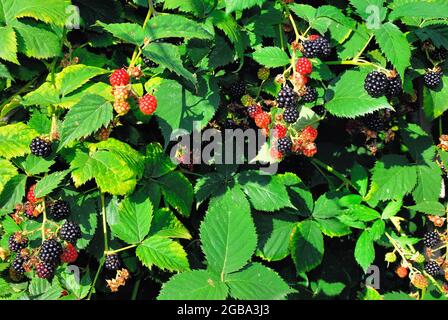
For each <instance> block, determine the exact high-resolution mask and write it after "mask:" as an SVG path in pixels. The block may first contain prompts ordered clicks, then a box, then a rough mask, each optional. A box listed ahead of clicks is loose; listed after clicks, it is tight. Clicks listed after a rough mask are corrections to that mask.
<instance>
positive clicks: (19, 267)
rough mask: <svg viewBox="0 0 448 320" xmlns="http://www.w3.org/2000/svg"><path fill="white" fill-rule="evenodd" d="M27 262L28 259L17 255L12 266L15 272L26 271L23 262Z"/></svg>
mask: <svg viewBox="0 0 448 320" xmlns="http://www.w3.org/2000/svg"><path fill="white" fill-rule="evenodd" d="M25 262H26V259H24V258H23V257H21V256H20V255H19V254H18V255H17V256H16V257H15V259H14V261H13V262H12V268H13V270H14V271H15V272H17V273H19V274H24V273H25V268H24V267H23V264H24V263H25Z"/></svg>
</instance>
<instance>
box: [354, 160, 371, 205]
mask: <svg viewBox="0 0 448 320" xmlns="http://www.w3.org/2000/svg"><path fill="white" fill-rule="evenodd" d="M351 181H352V183H353V185H354V186H355V188H356V190H358V192H359V193H360V194H361V195H362V196H363V197H365V196H366V194H367V188H368V186H369V174H368V172H367V170H366V169H364V167H363V166H361V165H360V164H358V163H355V164H354V165H353V167H352V170H351Z"/></svg>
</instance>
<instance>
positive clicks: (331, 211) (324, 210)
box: [313, 193, 341, 219]
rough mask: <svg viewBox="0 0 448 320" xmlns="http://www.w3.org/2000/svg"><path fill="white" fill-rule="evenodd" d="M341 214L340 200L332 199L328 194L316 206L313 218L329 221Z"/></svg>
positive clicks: (322, 196)
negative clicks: (328, 219)
mask: <svg viewBox="0 0 448 320" xmlns="http://www.w3.org/2000/svg"><path fill="white" fill-rule="evenodd" d="M340 214H341V209H340V208H339V205H338V199H334V198H331V196H330V195H329V194H328V193H325V194H323V195H321V196H320V197H319V199H317V200H316V203H315V204H314V210H313V217H315V218H321V219H327V218H331V217H335V216H338V215H340Z"/></svg>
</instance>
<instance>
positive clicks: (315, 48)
mask: <svg viewBox="0 0 448 320" xmlns="http://www.w3.org/2000/svg"><path fill="white" fill-rule="evenodd" d="M302 45H303V55H304V56H305V57H306V58H325V57H327V56H328V55H330V53H331V46H330V42H329V41H328V39H326V38H323V37H318V38H317V39H315V40H305V41H304V42H303V43H302Z"/></svg>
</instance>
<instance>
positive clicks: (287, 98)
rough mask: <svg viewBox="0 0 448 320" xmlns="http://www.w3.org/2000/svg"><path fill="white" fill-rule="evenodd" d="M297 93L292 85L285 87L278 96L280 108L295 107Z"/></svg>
mask: <svg viewBox="0 0 448 320" xmlns="http://www.w3.org/2000/svg"><path fill="white" fill-rule="evenodd" d="M296 102H297V95H296V94H295V92H294V90H293V89H292V88H291V87H288V86H285V87H283V88H282V89H281V90H280V92H279V93H278V96H277V104H278V106H279V107H280V108H289V107H295V105H296Z"/></svg>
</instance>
